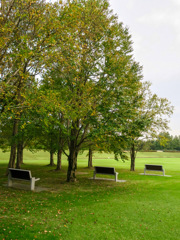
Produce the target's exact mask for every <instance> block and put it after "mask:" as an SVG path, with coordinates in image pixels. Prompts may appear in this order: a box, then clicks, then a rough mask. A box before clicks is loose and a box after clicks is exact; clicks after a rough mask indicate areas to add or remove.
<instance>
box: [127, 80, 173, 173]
mask: <svg viewBox="0 0 180 240" xmlns="http://www.w3.org/2000/svg"><path fill="white" fill-rule="evenodd" d="M150 85H151V84H150V83H149V82H145V83H144V84H143V85H142V88H141V91H140V92H139V94H140V95H141V100H140V105H139V107H138V108H137V109H136V112H135V113H136V115H135V116H134V118H132V119H131V121H130V122H129V123H128V125H127V130H128V136H127V137H128V138H129V140H130V156H131V167H130V170H131V171H134V170H135V158H136V152H137V150H138V148H136V146H137V144H138V140H139V139H141V138H143V137H144V138H155V137H157V136H158V134H159V133H160V132H161V131H165V130H167V129H168V118H169V117H170V116H171V114H172V113H173V106H172V105H171V103H170V102H169V101H168V100H167V99H166V98H159V97H158V96H157V95H156V94H152V92H151V90H150Z"/></svg>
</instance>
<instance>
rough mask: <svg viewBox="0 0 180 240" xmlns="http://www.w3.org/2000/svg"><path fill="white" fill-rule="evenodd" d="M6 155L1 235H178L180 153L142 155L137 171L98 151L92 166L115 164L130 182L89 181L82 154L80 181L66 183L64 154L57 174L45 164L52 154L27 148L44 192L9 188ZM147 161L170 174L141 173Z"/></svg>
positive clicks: (0, 158) (171, 239) (155, 238)
mask: <svg viewBox="0 0 180 240" xmlns="http://www.w3.org/2000/svg"><path fill="white" fill-rule="evenodd" d="M8 159H9V153H2V152H0V192H1V194H0V201H1V203H0V204H1V210H0V221H1V222H0V239H6V240H7V239H13V240H15V239H18V240H20V239H22V240H25V239H27V240H29V239H43V240H44V239H48V240H49V239H62V240H71V239H72V240H81V239H82V240H86V239H87V240H89V239H91V240H92V239H93V240H105V239H107V240H109V239H110V240H111V239H113V240H116V239H117V240H119V239H120V240H136V239H137V240H143V239H145V240H162V239H163V240H179V239H180V237H179V236H180V209H179V206H180V191H179V189H180V174H179V173H180V172H179V169H180V153H139V154H138V156H137V159H136V171H135V172H130V171H129V166H130V162H129V161H127V162H125V163H123V162H122V161H118V162H117V161H115V160H113V155H111V154H104V153H103V154H99V153H96V154H94V157H93V164H94V165H97V166H98V165H102V166H113V167H115V169H116V171H118V172H119V179H125V180H127V181H126V182H117V183H116V182H114V181H103V180H102V181H99V180H96V181H93V180H90V179H89V178H90V177H92V175H93V169H90V170H89V169H88V168H87V157H86V154H82V155H80V156H79V159H78V169H77V178H78V181H77V182H76V183H67V182H66V171H67V160H66V158H65V157H63V168H62V170H61V171H60V172H57V171H54V168H55V167H47V166H46V165H47V164H48V163H49V155H48V153H45V152H42V151H41V152H38V153H36V154H34V155H32V154H31V153H30V152H29V151H25V154H24V163H25V164H24V165H23V168H24V169H30V170H31V171H32V175H33V176H35V177H40V178H41V180H40V181H38V182H36V186H38V187H46V188H48V189H49V190H48V191H43V192H31V191H25V190H21V189H15V188H7V187H6V186H5V184H7V177H6V176H5V174H4V173H5V171H6V168H7V163H8ZM145 163H150V164H162V165H163V166H164V168H165V170H166V174H167V175H171V176H172V177H160V176H143V175H139V173H141V172H142V171H143V168H144V164H145ZM103 177H104V176H103ZM107 178H108V176H107ZM110 178H111V177H110ZM22 183H23V184H24V182H21V184H22Z"/></svg>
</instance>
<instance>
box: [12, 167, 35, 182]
mask: <svg viewBox="0 0 180 240" xmlns="http://www.w3.org/2000/svg"><path fill="white" fill-rule="evenodd" d="M9 174H10V176H11V177H12V178H17V179H24V180H30V179H31V178H32V177H31V171H29V170H24V169H15V168H9Z"/></svg>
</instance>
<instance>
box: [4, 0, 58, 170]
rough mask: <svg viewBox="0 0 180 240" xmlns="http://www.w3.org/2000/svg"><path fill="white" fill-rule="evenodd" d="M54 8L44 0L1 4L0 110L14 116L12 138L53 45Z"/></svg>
mask: <svg viewBox="0 0 180 240" xmlns="http://www.w3.org/2000/svg"><path fill="white" fill-rule="evenodd" d="M54 15H55V13H54V8H53V7H52V5H51V4H47V3H45V1H43V0H19V1H13V0H6V1H3V2H2V4H1V16H0V24H1V30H2V31H1V36H0V37H1V41H0V70H1V73H0V83H1V86H0V112H1V117H4V118H8V117H9V116H12V115H13V116H14V125H13V133H12V135H13V138H14V139H17V138H16V135H17V134H18V128H19V127H18V125H19V122H20V119H21V115H22V112H23V111H24V109H25V108H27V107H29V103H27V99H26V95H27V89H28V88H30V87H32V85H33V84H34V82H35V76H36V75H37V74H39V73H40V72H41V71H42V68H43V65H44V62H45V59H46V57H47V56H48V54H50V49H51V48H52V47H53V46H54V39H53V35H54V34H55V31H56V27H57V26H55V25H54V24H55V21H54ZM17 144H18V143H17V142H16V141H12V145H11V156H10V161H9V167H15V156H16V148H17Z"/></svg>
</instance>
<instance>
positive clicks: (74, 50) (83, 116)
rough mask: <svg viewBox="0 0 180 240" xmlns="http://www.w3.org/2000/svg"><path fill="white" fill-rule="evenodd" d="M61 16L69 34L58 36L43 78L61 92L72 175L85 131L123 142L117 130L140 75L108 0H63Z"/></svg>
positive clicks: (69, 177)
mask: <svg viewBox="0 0 180 240" xmlns="http://www.w3.org/2000/svg"><path fill="white" fill-rule="evenodd" d="M63 16H64V18H63V19H62V17H61V18H60V21H61V24H62V25H63V24H64V25H65V26H66V32H65V36H64V39H65V37H67V36H68V38H66V41H64V42H62V41H61V42H60V43H59V44H58V40H57V44H56V47H57V48H56V50H55V51H54V56H53V55H52V56H53V61H52V60H51V61H50V62H49V64H48V65H46V74H45V76H44V80H43V82H44V84H45V85H46V86H48V87H49V88H51V89H54V90H55V91H57V92H59V96H60V99H61V100H60V105H61V113H62V114H63V116H64V119H65V123H66V124H65V125H64V126H65V128H64V126H63V128H62V129H63V131H64V134H65V135H66V136H67V137H66V141H67V144H68V150H69V151H68V152H65V150H64V152H65V154H66V155H67V157H68V163H69V164H68V172H67V181H71V180H72V181H75V180H76V175H75V170H76V165H77V162H76V161H77V155H78V152H79V150H80V148H81V146H82V143H83V142H85V141H86V140H87V139H88V138H89V137H97V136H98V137H99V138H104V136H106V139H107V141H109V142H110V139H111V140H113V141H115V139H121V142H122V138H120V136H119V133H120V132H122V130H123V129H125V128H126V121H127V119H128V118H129V117H130V116H131V114H132V112H133V111H134V106H133V105H132V104H131V103H130V101H129V99H130V98H131V96H132V95H133V94H134V93H136V92H137V91H138V89H139V85H140V84H139V81H140V77H139V75H138V74H137V76H138V77H133V75H134V73H135V72H136V73H137V72H139V71H140V70H139V69H140V67H139V65H138V64H137V63H135V62H134V61H133V57H132V42H131V36H130V35H129V33H128V29H127V28H125V27H124V26H123V24H122V23H118V19H117V17H116V16H115V15H113V13H112V11H111V10H110V9H109V4H108V1H106V0H87V1H84V0H76V1H75V0H74V1H67V2H66V4H65V5H64V8H63ZM62 34H63V33H61V35H62ZM56 36H57V38H58V35H56ZM90 126H91V131H90V130H89V127H90ZM119 141H120V140H119ZM119 146H120V145H119ZM118 151H119V150H118V149H116V152H118ZM119 152H120V151H119Z"/></svg>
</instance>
